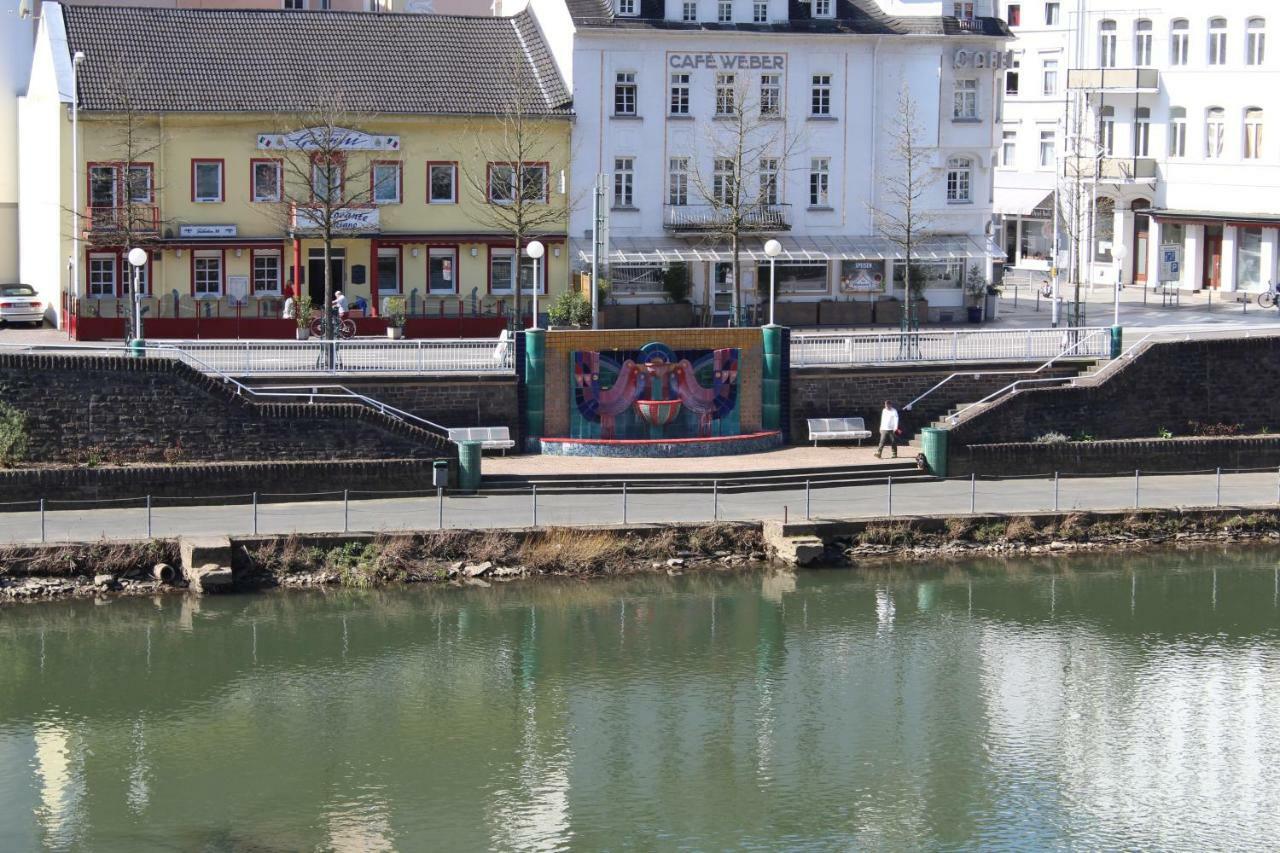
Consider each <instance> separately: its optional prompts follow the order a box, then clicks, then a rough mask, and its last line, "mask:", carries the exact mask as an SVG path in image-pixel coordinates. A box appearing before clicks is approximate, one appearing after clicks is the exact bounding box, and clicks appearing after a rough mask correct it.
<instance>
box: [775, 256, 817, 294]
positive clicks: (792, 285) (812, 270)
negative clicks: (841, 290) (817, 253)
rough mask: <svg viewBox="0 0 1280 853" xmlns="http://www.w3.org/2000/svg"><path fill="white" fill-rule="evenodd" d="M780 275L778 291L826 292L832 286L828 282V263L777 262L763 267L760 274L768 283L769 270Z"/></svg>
mask: <svg viewBox="0 0 1280 853" xmlns="http://www.w3.org/2000/svg"><path fill="white" fill-rule="evenodd" d="M770 269H772V270H773V271H774V274H775V275H777V276H778V288H777V292H778V293H826V292H828V291H829V290H830V289H831V288H830V285H829V284H828V283H827V272H828V271H827V265H826V264H821V263H807V264H805V263H798V264H785V263H784V264H776V265H773V266H771V267H763V268H761V270H760V275H761V277H762V278H763V279H764V282H765V283H766V284H767V283H768V281H769V270H770Z"/></svg>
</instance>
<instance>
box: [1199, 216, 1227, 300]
mask: <svg viewBox="0 0 1280 853" xmlns="http://www.w3.org/2000/svg"><path fill="white" fill-rule="evenodd" d="M1202 274H1203V278H1202V279H1201V281H1203V282H1204V284H1203V286H1204V287H1212V288H1213V289H1214V290H1217V289H1218V288H1219V287H1220V286H1221V285H1222V226H1221V225H1206V226H1205V227H1204V269H1203V270H1202Z"/></svg>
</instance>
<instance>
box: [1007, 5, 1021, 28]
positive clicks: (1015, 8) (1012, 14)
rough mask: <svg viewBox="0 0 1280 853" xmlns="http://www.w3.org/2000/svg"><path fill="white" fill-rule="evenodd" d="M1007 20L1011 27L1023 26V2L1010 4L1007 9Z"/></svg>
mask: <svg viewBox="0 0 1280 853" xmlns="http://www.w3.org/2000/svg"><path fill="white" fill-rule="evenodd" d="M1005 21H1006V22H1008V24H1009V26H1011V27H1020V26H1022V4H1021V3H1010V4H1009V6H1008V8H1007V9H1006V10H1005Z"/></svg>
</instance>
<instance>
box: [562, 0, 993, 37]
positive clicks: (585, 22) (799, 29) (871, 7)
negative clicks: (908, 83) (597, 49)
mask: <svg viewBox="0 0 1280 853" xmlns="http://www.w3.org/2000/svg"><path fill="white" fill-rule="evenodd" d="M567 3H568V6H569V14H570V15H572V16H573V21H574V23H575V24H576V25H577V26H579V27H582V28H586V29H593V28H606V29H662V30H701V31H705V32H717V31H729V32H761V33H832V34H842V33H843V34H855V35H939V36H942V35H970V36H973V35H977V36H1003V37H1007V38H1011V37H1012V33H1010V32H1009V29H1008V27H1006V26H1005V23H1004V21H1001V20H1000V19H998V18H978V19H976V20H975V21H974V24H973V26H972V27H969V28H965V29H962V28H961V26H960V22H959V21H958V20H956V19H955V18H950V17H943V16H936V15H935V16H928V15H919V16H902V17H893V16H891V15H886V14H885V13H884V11H883V10H881V8H880V7H879V6H878V5H877V4H876V3H875V0H835V17H834V18H815V17H813V15H812V14H811V11H810V10H811V8H812V6H811V4H810V2H809V0H789V2H788V4H787V15H788V20H787V21H784V22H779V23H773V24H717V23H714V22H710V21H699V22H697V23H688V24H687V23H684V22H682V21H668V20H666V19H665V18H664V17H663V15H664V14H665V10H664V8H663V7H664V4H663V2H662V0H640V14H639V15H637V16H635V17H623V16H621V15H615V14H614V12H613V4H612V3H611V2H610V0H567Z"/></svg>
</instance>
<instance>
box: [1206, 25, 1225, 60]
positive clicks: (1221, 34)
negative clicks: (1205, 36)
mask: <svg viewBox="0 0 1280 853" xmlns="http://www.w3.org/2000/svg"><path fill="white" fill-rule="evenodd" d="M1209 64H1210V65H1226V64H1227V19H1226V18H1210V19H1209Z"/></svg>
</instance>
